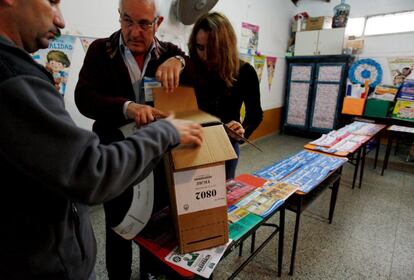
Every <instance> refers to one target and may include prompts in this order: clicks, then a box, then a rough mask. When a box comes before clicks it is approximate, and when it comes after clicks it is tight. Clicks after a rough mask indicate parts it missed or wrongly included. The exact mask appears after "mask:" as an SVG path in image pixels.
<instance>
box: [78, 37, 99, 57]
mask: <svg viewBox="0 0 414 280" xmlns="http://www.w3.org/2000/svg"><path fill="white" fill-rule="evenodd" d="M79 40H80V42H81V44H82V47H83V50H84V51H85V53H86V52H87V51H88V48H89V46H90V44H92V42H93V41H95V40H96V38H93V37H85V36H79Z"/></svg>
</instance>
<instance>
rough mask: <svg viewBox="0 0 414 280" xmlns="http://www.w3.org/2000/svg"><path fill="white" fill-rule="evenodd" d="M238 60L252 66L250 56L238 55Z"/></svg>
mask: <svg viewBox="0 0 414 280" xmlns="http://www.w3.org/2000/svg"><path fill="white" fill-rule="evenodd" d="M239 58H240V60H241V61H244V62H246V63H249V64H252V55H251V54H247V53H239Z"/></svg>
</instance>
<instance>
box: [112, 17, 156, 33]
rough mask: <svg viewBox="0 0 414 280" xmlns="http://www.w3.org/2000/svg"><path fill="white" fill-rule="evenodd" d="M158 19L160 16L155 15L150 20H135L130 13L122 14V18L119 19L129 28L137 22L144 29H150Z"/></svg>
mask: <svg viewBox="0 0 414 280" xmlns="http://www.w3.org/2000/svg"><path fill="white" fill-rule="evenodd" d="M157 19H158V17H155V18H154V19H153V20H152V21H148V20H145V19H143V20H139V21H134V20H133V19H131V18H130V17H129V16H128V15H125V14H121V18H120V19H119V21H120V22H121V24H123V25H124V26H125V27H127V28H132V27H133V26H134V25H135V24H137V25H138V26H139V27H140V28H141V29H142V30H144V31H148V30H150V29H151V28H152V27H153V26H154V24H155V22H156V21H157Z"/></svg>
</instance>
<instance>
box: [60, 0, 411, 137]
mask: <svg viewBox="0 0 414 280" xmlns="http://www.w3.org/2000/svg"><path fill="white" fill-rule="evenodd" d="M174 2H175V0H161V1H160V3H161V13H162V15H163V16H164V18H165V19H164V22H163V24H162V25H161V27H160V30H159V32H158V36H159V37H160V39H162V40H166V41H171V42H173V43H175V44H177V45H179V46H180V47H181V48H182V49H183V50H187V46H186V43H187V39H188V36H189V33H190V32H191V26H185V25H183V24H181V23H179V22H177V20H176V18H175V15H174V11H173V10H174ZM346 2H347V3H348V4H350V5H351V17H360V16H366V15H372V14H382V13H388V12H396V11H406V10H414V1H413V0H393V1H389V0H364V1H361V0H347V1H346ZM339 3H340V0H331V1H330V2H329V3H328V2H326V1H324V0H300V1H299V3H298V6H297V7H296V6H294V5H293V4H292V2H291V1H289V0H283V1H281V0H279V1H274V0H219V2H218V3H217V5H216V6H215V7H214V8H213V10H216V11H220V12H223V13H224V14H226V15H227V16H228V17H229V19H230V21H231V22H232V24H233V26H234V28H235V31H236V34H237V35H238V36H240V30H241V23H242V22H249V23H252V24H255V25H259V26H260V31H259V45H258V48H259V52H261V53H262V54H264V55H269V56H276V57H277V59H278V60H277V64H276V69H275V75H274V77H273V84H272V88H271V90H270V91H269V89H268V85H267V72H266V71H267V70H266V67H265V68H264V70H263V75H262V80H261V84H260V88H261V102H262V107H263V109H264V110H265V119H264V121H263V124H262V125H261V127H260V128H259V130H258V131H257V132H256V133H255V134H254V135H253V138H255V137H260V136H263V135H267V134H270V133H273V132H276V131H278V129H279V126H280V114H281V108H282V106H283V97H284V86H285V74H286V73H285V72H286V69H285V66H286V64H285V59H284V55H285V50H286V45H287V40H288V37H289V35H290V34H289V32H290V31H289V29H290V26H289V25H290V19H291V18H292V16H293V15H295V14H296V13H298V12H302V11H307V12H308V13H309V14H310V15H311V16H322V15H332V13H333V12H332V11H333V7H334V6H336V5H337V4H339ZM61 7H62V12H63V15H64V17H65V19H66V28H65V30H64V33H65V34H72V35H84V36H93V37H106V36H109V35H110V34H111V33H112V32H114V31H116V30H117V29H118V28H119V22H118V12H117V8H118V1H116V0H115V1H114V0H112V1H109V0H88V1H81V0H70V1H69V0H66V1H62V4H61ZM97 7H99V9H98V8H97ZM239 38H240V37H239ZM412 46H414V33H404V34H398V35H384V36H370V37H366V38H365V49H364V52H363V53H362V54H361V55H360V57H372V58H374V59H376V60H378V61H379V62H380V63H381V65H382V66H383V68H384V69H386V67H388V66H387V58H388V57H392V56H401V55H403V56H410V55H411V56H413V55H414V48H413V47H412ZM83 58H84V51H83V50H82V47H81V46H80V43H79V41H77V42H76V46H75V51H74V54H73V57H72V67H71V70H70V76H69V80H68V85H67V93H66V95H65V102H66V106H67V109H68V111H69V112H70V114H71V115H72V117H73V118H74V120H75V122H76V123H77V124H78V125H79V126H81V127H83V128H86V129H90V128H91V124H92V121H91V120H90V119H87V118H85V117H84V116H82V115H81V114H80V113H79V112H78V110H77V108H76V106H75V104H74V101H73V90H74V88H75V85H76V82H77V77H78V73H79V70H80V68H81V66H82V62H83ZM390 81H391V76H390V73H389V72H388V71H384V82H390Z"/></svg>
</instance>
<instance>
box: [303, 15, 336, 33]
mask: <svg viewBox="0 0 414 280" xmlns="http://www.w3.org/2000/svg"><path fill="white" fill-rule="evenodd" d="M331 28H332V17H328V16H323V17H309V18H308V19H307V21H306V31H310V30H321V29H331Z"/></svg>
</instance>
